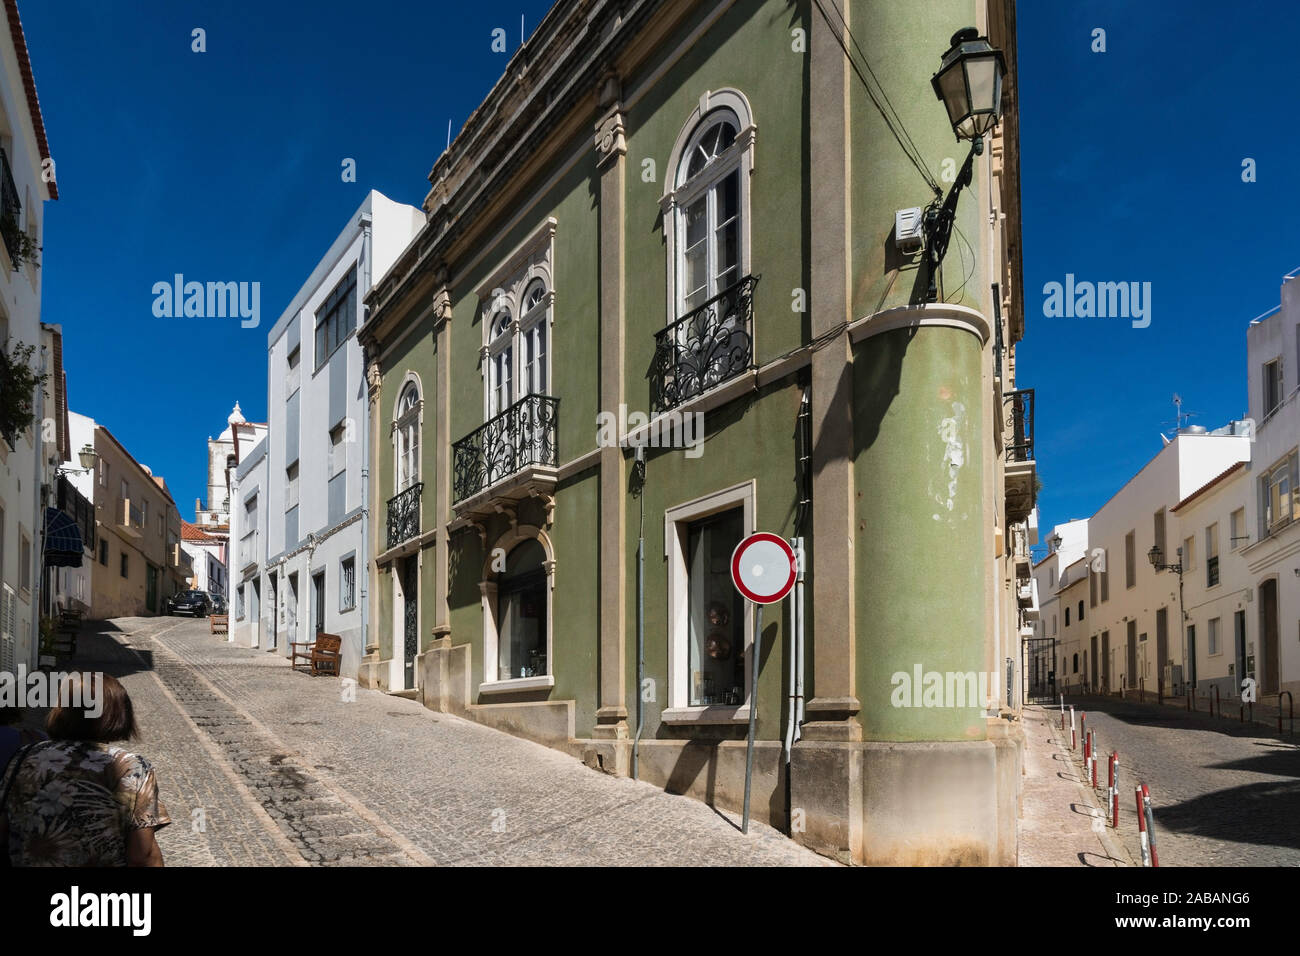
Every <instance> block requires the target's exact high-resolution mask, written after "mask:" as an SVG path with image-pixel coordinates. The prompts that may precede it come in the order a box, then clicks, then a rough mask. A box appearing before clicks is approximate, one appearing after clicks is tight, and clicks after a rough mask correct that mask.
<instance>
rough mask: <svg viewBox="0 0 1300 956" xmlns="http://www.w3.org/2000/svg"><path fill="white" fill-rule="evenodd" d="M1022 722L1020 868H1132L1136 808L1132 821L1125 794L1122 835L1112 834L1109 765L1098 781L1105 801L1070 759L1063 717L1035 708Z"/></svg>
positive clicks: (1132, 813) (1121, 803)
mask: <svg viewBox="0 0 1300 956" xmlns="http://www.w3.org/2000/svg"><path fill="white" fill-rule="evenodd" d="M1023 719H1024V724H1025V778H1024V785H1025V789H1024V814H1023V816H1022V818H1021V820H1020V865H1021V866H1133V865H1134V863H1135V861H1134V859H1133V856H1132V854H1131V853H1130V852H1129V848H1128V842H1129V841H1128V840H1127V838H1126V832H1127V830H1128V829H1131V828H1133V827H1134V826H1135V822H1134V821H1135V819H1136V815H1137V813H1136V808H1131V809H1130V812H1129V813H1128V817H1132V818H1134V820H1128V819H1127V818H1126V816H1125V813H1124V808H1125V806H1126V803H1125V801H1124V800H1123V791H1121V793H1120V796H1121V800H1120V830H1119V833H1118V835H1117V834H1116V832H1115V831H1114V830H1111V829H1110V826H1109V816H1107V814H1106V811H1105V809H1104V803H1105V800H1104V794H1105V790H1106V786H1105V783H1104V780H1105V764H1104V763H1102V764H1100V765H1099V771H1098V779H1099V780H1101V781H1103V784H1102V788H1101V790H1100V791H1099V793H1100V794H1101V795H1102V796H1097V795H1094V794H1093V793H1092V790H1091V787H1090V786H1088V784H1087V783H1086V782H1085V781H1084V779H1083V773H1082V771H1081V769H1080V766H1079V761H1078V760H1076V759H1073V758H1072V756H1071V753H1070V731H1069V729H1068V725H1067V729H1066V730H1065V731H1064V734H1062V732H1061V730H1060V715H1059V713H1058V712H1057V711H1054V710H1051V709H1050V708H1043V707H1038V706H1032V705H1031V706H1029V707H1026V708H1025V710H1024V718H1023ZM1121 773H1122V768H1121ZM1130 796H1131V795H1130ZM1129 802H1132V801H1131V799H1130V801H1129ZM1099 824H1100V825H1099ZM1134 846H1136V844H1134Z"/></svg>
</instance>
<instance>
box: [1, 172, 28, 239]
mask: <svg viewBox="0 0 1300 956" xmlns="http://www.w3.org/2000/svg"><path fill="white" fill-rule="evenodd" d="M22 209H23V204H22V203H21V202H19V201H18V187H17V186H16V185H14V174H13V170H11V169H10V168H9V155H8V153H6V152H5V151H4V150H3V149H0V235H3V236H4V243H5V248H6V249H7V250H9V258H10V259H12V260H16V258H17V255H18V223H19V222H20V221H21V215H22Z"/></svg>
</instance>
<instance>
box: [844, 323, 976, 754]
mask: <svg viewBox="0 0 1300 956" xmlns="http://www.w3.org/2000/svg"><path fill="white" fill-rule="evenodd" d="M981 390H982V385H981V346H980V342H979V340H978V339H977V338H976V337H975V336H974V335H973V334H971V333H970V332H966V331H963V330H959V329H949V328H935V327H923V328H920V329H916V330H899V331H894V332H886V333H883V334H881V335H877V336H874V337H872V338H869V339H867V340H865V341H864V342H862V343H860V344H859V345H858V346H857V348H856V349H855V350H854V389H853V415H854V421H855V423H856V424H857V426H858V427H857V439H856V444H857V448H856V455H857V458H856V462H855V467H854V479H855V482H856V484H857V491H858V493H857V502H858V507H857V513H856V515H855V517H856V518H857V522H856V523H857V528H856V534H857V536H856V539H855V544H856V563H857V580H856V584H857V624H856V627H857V648H858V661H857V680H858V699H859V700H860V701H861V702H862V713H861V718H862V724H863V728H864V730H865V731H866V736H867V738H868V739H870V740H968V739H980V738H983V737H984V735H985V730H984V718H983V716H982V710H981V708H980V706H979V703H978V700H977V701H976V706H974V707H970V706H966V707H960V708H956V707H951V706H937V707H936V706H921V707H917V706H894V702H895V698H894V691H895V685H894V684H893V683H892V682H891V679H892V677H893V675H894V674H895V673H898V672H902V673H905V674H907V675H909V677H910V676H912V675H913V674H914V668H915V667H916V666H917V665H920V666H921V668H922V673H925V672H929V671H936V672H940V673H945V672H949V671H952V672H957V673H967V672H972V673H975V674H977V675H978V672H979V671H980V670H982V669H983V667H984V570H985V567H986V565H987V561H986V556H985V554H984V551H983V548H984V531H985V527H986V525H987V521H988V516H987V514H986V512H985V507H986V505H985V502H984V498H983V477H982V476H983V468H984V456H985V455H986V454H987V447H986V446H987V445H988V444H989V442H988V436H987V435H985V434H983V426H982V421H983V418H982V413H981V408H982V404H981V403H982V399H983V396H982V394H981ZM994 679H996V678H994ZM898 686H903V685H902V684H901V682H900V684H899V685H898ZM945 690H946V679H945ZM955 699H956V698H955V697H954V698H952V699H951V700H946V701H944V703H951V702H952V701H955ZM902 702H903V703H915V700H914V699H913V698H910V697H908V698H903V699H902ZM921 702H922V703H923V704H924V703H925V699H924V698H922V700H921Z"/></svg>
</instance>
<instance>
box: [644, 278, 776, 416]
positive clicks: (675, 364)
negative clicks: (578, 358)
mask: <svg viewBox="0 0 1300 956" xmlns="http://www.w3.org/2000/svg"><path fill="white" fill-rule="evenodd" d="M757 283H758V276H745V278H743V279H741V280H740V281H739V282H737V283H736V284H735V285H732V286H730V287H728V288H727V289H725V290H724V291H723V292H722V293H721V294H719V295H716V296H714V297H713V298H712V299H710V300H709V301H707V302H705V303H704V304H703V305H702V306H700V307H699V308H698V309H695V310H693V311H691V312H688V313H686V315H684V316H682V317H681V318H680V319H678V320H677V321H676V322H674V323H673V324H672V325H670V326H668V327H667V328H665V329H663V330H661V331H659V332H656V333H655V356H654V362H653V364H651V366H650V375H649V378H650V408H651V411H653V412H666V411H668V410H669V409H671V408H676V407H677V406H678V405H681V404H682V403H683V402H686V401H689V400H690V399H692V398H694V397H695V396H696V395H700V394H702V393H704V392H707V391H708V390H709V389H711V388H713V387H714V386H715V385H720V384H721V383H723V382H725V381H727V380H728V379H730V378H734V377H735V376H737V375H739V374H740V373H741V372H743V371H745V370H746V369H748V368H749V367H750V366H751V365H752V364H753V358H754V350H753V329H754V286H755V285H756V284H757Z"/></svg>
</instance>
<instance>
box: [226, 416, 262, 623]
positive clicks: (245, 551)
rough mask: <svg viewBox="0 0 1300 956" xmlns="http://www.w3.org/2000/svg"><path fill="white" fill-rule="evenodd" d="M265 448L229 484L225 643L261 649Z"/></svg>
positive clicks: (239, 466) (243, 462)
mask: <svg viewBox="0 0 1300 956" xmlns="http://www.w3.org/2000/svg"><path fill="white" fill-rule="evenodd" d="M266 445H267V439H266V437H265V435H263V437H262V439H261V440H260V441H259V442H258V443H257V444H256V445H254V446H253V448H252V449H251V450H250V451H248V453H247V454H245V455H244V456H243V458H242V459H241V460H240V462H239V463H238V464H237V465H236V467H235V470H234V472H233V475H232V479H231V484H230V582H231V586H232V590H233V592H234V596H233V598H232V599H231V602H230V626H229V628H228V631H227V640H229V641H231V642H233V643H236V644H242V645H244V646H246V647H258V646H260V645H261V640H262V634H263V632H264V631H266V630H267V629H268V625H269V619H268V613H267V611H266V602H265V601H264V600H263V595H264V592H263V590H262V585H263V581H262V577H263V574H262V566H263V561H264V557H263V556H264V555H265V551H264V550H263V548H264V547H265V542H266V511H267V509H266V497H267V483H266Z"/></svg>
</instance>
